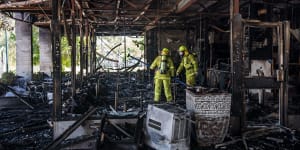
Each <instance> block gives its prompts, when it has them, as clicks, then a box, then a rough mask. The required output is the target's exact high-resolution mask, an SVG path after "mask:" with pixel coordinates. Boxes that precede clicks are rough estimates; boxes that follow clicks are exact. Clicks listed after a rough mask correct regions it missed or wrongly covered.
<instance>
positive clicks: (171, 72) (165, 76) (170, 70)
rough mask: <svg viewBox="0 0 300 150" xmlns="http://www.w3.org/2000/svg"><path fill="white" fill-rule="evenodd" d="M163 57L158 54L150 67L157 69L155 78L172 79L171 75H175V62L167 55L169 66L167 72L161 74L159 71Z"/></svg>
mask: <svg viewBox="0 0 300 150" xmlns="http://www.w3.org/2000/svg"><path fill="white" fill-rule="evenodd" d="M161 57H162V56H157V57H156V58H155V59H154V61H153V62H152V64H151V66H150V69H151V70H153V69H156V71H155V76H154V78H155V79H170V77H174V63H173V61H172V59H171V58H170V57H167V68H168V71H167V73H166V74H161V73H160V71H159V66H160V63H161Z"/></svg>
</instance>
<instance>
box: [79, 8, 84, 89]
mask: <svg viewBox="0 0 300 150" xmlns="http://www.w3.org/2000/svg"><path fill="white" fill-rule="evenodd" d="M79 15H80V19H81V20H82V13H79ZM83 27H84V23H83V22H82V21H81V25H80V29H79V34H80V43H79V47H80V50H79V53H80V82H81V84H82V81H83V68H84V57H83V56H84V54H83V35H84V34H83Z"/></svg>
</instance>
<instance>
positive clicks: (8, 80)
mask: <svg viewBox="0 0 300 150" xmlns="http://www.w3.org/2000/svg"><path fill="white" fill-rule="evenodd" d="M15 80H16V75H15V73H13V72H4V73H2V76H1V79H0V82H1V83H3V84H7V85H11V84H12V83H13V82H14V81H15Z"/></svg>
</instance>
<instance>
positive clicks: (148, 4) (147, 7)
mask: <svg viewBox="0 0 300 150" xmlns="http://www.w3.org/2000/svg"><path fill="white" fill-rule="evenodd" d="M151 2H152V0H148V1H147V2H146V4H145V7H144V8H143V11H142V12H141V13H140V14H139V15H138V16H137V17H136V18H135V19H133V21H132V22H136V21H138V20H139V19H140V17H141V16H144V14H145V13H146V11H147V10H148V9H149V7H150V5H151Z"/></svg>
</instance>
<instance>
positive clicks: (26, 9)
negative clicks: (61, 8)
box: [0, 6, 51, 12]
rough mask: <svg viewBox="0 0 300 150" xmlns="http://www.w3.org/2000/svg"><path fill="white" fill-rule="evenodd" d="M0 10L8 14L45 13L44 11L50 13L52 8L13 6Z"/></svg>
mask: <svg viewBox="0 0 300 150" xmlns="http://www.w3.org/2000/svg"><path fill="white" fill-rule="evenodd" d="M0 10H1V11H7V12H43V11H47V12H50V11H51V8H49V7H12V6H7V7H4V8H0Z"/></svg>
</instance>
